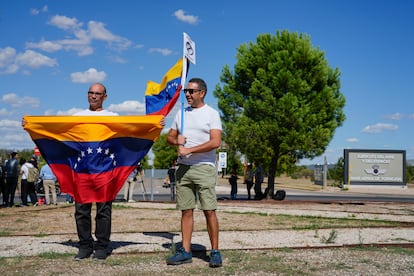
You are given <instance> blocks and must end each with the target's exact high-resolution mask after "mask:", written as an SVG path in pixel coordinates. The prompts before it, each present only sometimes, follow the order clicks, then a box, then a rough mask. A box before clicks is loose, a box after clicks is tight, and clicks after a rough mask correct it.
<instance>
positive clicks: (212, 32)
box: [0, 0, 414, 164]
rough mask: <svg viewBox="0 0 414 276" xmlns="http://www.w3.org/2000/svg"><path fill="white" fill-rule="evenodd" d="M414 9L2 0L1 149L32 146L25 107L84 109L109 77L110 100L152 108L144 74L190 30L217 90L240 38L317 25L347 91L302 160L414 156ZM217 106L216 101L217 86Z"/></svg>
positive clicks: (165, 64) (164, 60)
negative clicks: (313, 152)
mask: <svg viewBox="0 0 414 276" xmlns="http://www.w3.org/2000/svg"><path fill="white" fill-rule="evenodd" d="M413 13H414V2H412V1H404V0H397V1H391V0H389V1H385V0H375V1H374V0H349V1H336V0H332V1H327V0H326V1H322V0H314V1H311V0H283V1H282V0H258V1H254V2H251V1H217V0H212V1H167V0H165V1H161V0H153V1H119V0H118V1H112V0H107V1H95V0H93V1H92V0H89V1H79V0H71V1H66V0H61V1H28V0H20V1H13V0H2V1H0V34H1V35H0V137H1V138H0V148H8V149H23V148H32V147H33V146H34V144H33V142H32V141H31V139H30V137H29V136H28V135H27V133H26V132H25V131H24V130H23V129H22V128H21V126H20V121H21V118H22V116H23V115H24V114H28V115H65V114H72V113H74V112H76V111H78V110H80V109H85V108H87V95H86V92H87V89H88V87H89V85H90V84H91V83H92V82H96V81H98V82H102V83H104V84H105V85H106V86H107V89H108V94H109V96H108V99H107V100H106V102H105V105H106V107H107V108H108V109H110V110H112V111H116V112H118V113H120V114H121V115H127V114H144V109H145V104H144V92H145V88H146V82H147V81H148V80H153V81H157V82H159V81H160V79H161V77H162V76H163V74H164V73H165V72H166V71H167V70H168V68H169V67H170V66H172V65H173V64H174V63H175V62H176V61H177V60H178V59H179V58H180V57H181V56H182V36H183V35H182V34H183V32H186V33H188V34H189V35H190V36H191V38H192V39H193V40H194V41H195V43H196V62H197V63H196V65H191V67H190V71H189V74H188V77H189V78H190V77H202V78H204V79H205V80H206V81H207V83H208V85H209V90H210V92H212V91H213V89H214V87H215V86H216V85H217V84H219V78H220V73H221V70H222V68H223V66H224V65H226V64H227V65H229V66H230V68H232V67H233V65H234V64H235V62H236V53H237V52H236V49H237V48H238V47H239V46H240V45H241V44H243V43H248V42H254V41H255V39H256V37H257V36H258V35H259V34H262V33H270V34H275V33H276V31H277V30H288V31H291V32H298V33H305V34H308V35H309V36H310V38H311V42H312V44H313V46H314V47H319V48H320V49H321V50H323V51H324V52H325V54H326V58H327V60H328V61H329V64H330V66H331V67H338V68H339V70H340V71H341V84H342V86H341V92H342V93H343V94H344V95H345V97H346V99H347V104H346V107H345V113H346V116H347V119H346V121H345V123H344V125H343V126H342V127H341V128H338V129H337V131H336V133H335V136H334V139H333V140H332V141H331V143H330V144H329V146H328V148H327V151H326V152H325V154H324V155H323V156H320V157H318V158H315V159H314V160H304V161H302V163H303V164H308V163H320V162H321V161H322V160H323V157H324V156H326V158H327V160H328V162H336V161H337V159H338V158H339V157H340V156H342V155H343V150H344V149H345V148H356V149H397V150H406V151H407V159H414V141H413V138H412V137H413V134H414V131H413V123H414V108H413V107H412V106H413V104H412V102H413V100H414V93H413V92H414V91H413V81H412V80H413V79H414V69H413V65H412V63H413V61H414V54H413V49H414V36H413V27H414V17H413V16H412V14H413ZM207 103H208V104H210V105H212V106H214V107H215V106H216V105H217V99H215V98H214V97H213V95H212V93H209V94H208V96H207ZM169 117H171V115H170V116H169ZM170 120H171V118H168V119H167V127H166V128H168V127H169V121H170Z"/></svg>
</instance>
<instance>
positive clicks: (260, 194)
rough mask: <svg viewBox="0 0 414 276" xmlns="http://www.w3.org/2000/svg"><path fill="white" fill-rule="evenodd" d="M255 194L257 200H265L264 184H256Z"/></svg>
mask: <svg viewBox="0 0 414 276" xmlns="http://www.w3.org/2000/svg"><path fill="white" fill-rule="evenodd" d="M254 193H255V196H254V198H255V199H262V198H263V192H262V182H256V183H254Z"/></svg>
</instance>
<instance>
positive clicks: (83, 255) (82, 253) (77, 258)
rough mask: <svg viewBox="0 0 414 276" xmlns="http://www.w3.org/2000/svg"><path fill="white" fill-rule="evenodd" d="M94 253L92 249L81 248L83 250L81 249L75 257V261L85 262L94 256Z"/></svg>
mask: <svg viewBox="0 0 414 276" xmlns="http://www.w3.org/2000/svg"><path fill="white" fill-rule="evenodd" d="M92 253H93V250H92V249H84V248H81V249H79V252H78V254H77V255H76V256H75V258H74V259H75V261H80V260H83V259H87V258H89V257H90V256H91V255H92Z"/></svg>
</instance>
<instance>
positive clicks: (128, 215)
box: [0, 185, 414, 275]
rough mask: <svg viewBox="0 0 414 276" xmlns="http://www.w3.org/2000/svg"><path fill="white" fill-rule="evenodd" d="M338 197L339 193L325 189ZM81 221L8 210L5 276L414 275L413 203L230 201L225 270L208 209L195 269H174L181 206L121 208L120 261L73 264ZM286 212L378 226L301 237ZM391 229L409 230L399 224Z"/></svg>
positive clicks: (48, 210) (0, 232)
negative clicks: (218, 262)
mask: <svg viewBox="0 0 414 276" xmlns="http://www.w3.org/2000/svg"><path fill="white" fill-rule="evenodd" d="M280 186H282V185H280ZM218 188H220V189H222V190H226V189H228V188H229V187H228V186H224V185H223V186H220V187H218ZM282 188H285V187H283V186H282ZM287 188H288V187H287ZM241 191H242V190H241ZM332 191H337V189H336V190H335V189H327V190H324V191H322V192H332ZM352 192H364V193H365V192H368V191H364V190H359V191H358V190H357V189H354V190H353V191H352ZM392 192H395V190H393V191H391V193H392ZM404 192H405V193H406V192H407V191H404ZM408 192H410V193H412V190H411V189H410V190H409V191H408ZM384 193H389V191H384ZM73 214H74V207H73V205H66V204H59V205H58V206H38V207H26V208H3V209H0V216H1V217H2V224H1V225H0V275H33V274H36V275H78V274H81V275H137V274H139V275H154V274H155V275H161V274H162V275H183V274H184V275H187V274H195V273H196V274H197V275H410V274H411V275H413V274H414V249H413V245H414V204H410V203H401V204H400V203H398V204H397V203H365V204H341V203H331V204H326V203H324V204H319V203H304V202H289V201H283V202H276V201H273V200H270V201H267V200H264V201H229V200H224V201H220V202H219V210H218V216H219V221H220V229H221V232H220V247H221V250H222V253H223V264H224V265H223V267H222V268H218V269H211V268H208V252H209V249H210V248H209V240H208V236H207V233H206V230H205V221H204V217H203V215H202V213H201V212H200V211H196V216H195V229H194V230H195V233H194V236H193V237H194V238H193V244H192V249H193V253H194V258H193V263H191V264H186V265H182V266H167V265H166V264H165V258H167V257H168V256H169V255H170V254H171V246H172V244H173V243H177V242H179V241H180V239H181V238H180V231H179V230H180V223H179V221H180V213H179V212H178V211H176V210H175V204H172V203H157V202H137V203H117V204H115V206H114V214H113V227H112V229H113V234H112V236H111V240H112V242H111V247H112V248H111V250H112V254H111V255H110V256H109V258H108V259H107V260H106V261H104V262H97V261H94V260H92V259H90V260H85V261H83V262H75V261H73V256H74V255H75V254H76V252H77V236H76V227H75V221H74V217H73ZM278 215H287V216H301V217H303V218H304V219H303V220H304V221H306V220H307V218H309V217H313V218H315V219H316V221H317V222H315V223H319V224H322V222H321V221H322V220H323V219H324V218H349V219H352V220H357V221H361V222H364V221H366V220H375V221H376V224H375V227H372V226H364V224H361V226H358V227H351V228H350V227H347V226H340V225H338V227H335V228H323V227H322V228H318V227H316V228H312V227H309V226H307V227H305V228H304V229H301V230H300V227H301V225H300V223H298V220H297V219H296V220H295V225H292V223H291V222H288V221H287V220H280V217H278ZM276 218H278V219H276ZM299 221H300V220H299ZM389 222H393V223H397V225H399V226H398V227H390V226H389V225H388V224H387V223H389ZM306 223H309V222H306ZM381 223H384V225H382V224H381ZM294 228H296V229H295V230H292V229H294ZM333 234H334V236H335V238H334V239H332V240H331V241H329V242H328V241H327V240H329V238H330V237H331V236H332V235H333Z"/></svg>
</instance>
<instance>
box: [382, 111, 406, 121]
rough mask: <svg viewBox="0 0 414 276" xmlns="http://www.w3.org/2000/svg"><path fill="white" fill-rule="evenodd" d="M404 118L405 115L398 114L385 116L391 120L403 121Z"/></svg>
mask: <svg viewBox="0 0 414 276" xmlns="http://www.w3.org/2000/svg"><path fill="white" fill-rule="evenodd" d="M403 117H404V115H403V114H401V113H398V112H397V113H394V114H390V115H385V118H386V119H390V120H401V119H402V118H403Z"/></svg>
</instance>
